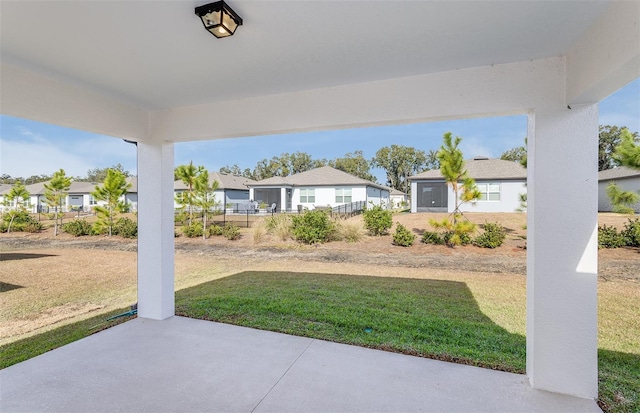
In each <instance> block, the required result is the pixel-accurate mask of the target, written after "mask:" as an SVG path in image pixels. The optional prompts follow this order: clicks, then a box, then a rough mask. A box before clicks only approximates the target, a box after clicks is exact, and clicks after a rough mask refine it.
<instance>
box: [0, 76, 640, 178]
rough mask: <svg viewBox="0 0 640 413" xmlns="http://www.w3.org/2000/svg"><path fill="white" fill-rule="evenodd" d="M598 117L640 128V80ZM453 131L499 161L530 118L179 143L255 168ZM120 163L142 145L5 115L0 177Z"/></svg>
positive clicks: (422, 141)
mask: <svg viewBox="0 0 640 413" xmlns="http://www.w3.org/2000/svg"><path fill="white" fill-rule="evenodd" d="M599 112H600V119H599V123H600V124H601V125H616V126H627V127H629V128H630V129H631V131H640V79H636V80H635V81H634V82H632V83H630V84H628V85H627V86H626V87H624V88H623V89H620V90H619V91H618V92H616V93H615V94H613V95H611V96H610V97H608V98H607V99H605V100H604V101H602V102H601V103H600V107H599ZM448 131H451V132H452V133H453V134H454V135H457V136H460V137H462V139H463V140H462V144H461V145H460V146H461V149H462V151H463V153H464V154H465V156H466V157H468V158H471V157H474V156H477V155H484V156H489V157H496V158H497V157H500V155H501V154H502V153H503V152H504V151H506V150H507V149H510V148H513V147H515V146H519V145H522V144H523V142H524V137H525V136H526V132H527V119H526V116H509V117H495V118H480V119H468V120H456V121H443V122H430V123H422V124H411V125H400V126H384V127H376V128H359V129H346V130H340V131H327V132H309V133H304V134H290V135H273V136H268V137H251V138H239V139H221V140H215V141H204V142H187V143H179V144H176V146H175V163H176V165H180V164H184V163H189V161H191V160H193V162H194V163H195V164H197V165H204V166H205V167H206V168H208V169H209V170H212V171H217V170H218V169H219V168H220V167H221V166H224V165H233V164H234V163H236V164H238V165H239V166H240V167H241V168H242V169H244V168H251V169H253V167H254V166H255V165H256V163H257V162H258V161H260V160H261V159H264V158H268V159H269V158H271V157H273V156H279V155H280V154H282V153H284V152H289V153H292V152H297V151H301V152H307V153H309V154H310V155H311V156H312V157H313V158H314V159H322V158H327V159H334V158H336V157H341V156H344V155H345V154H346V153H347V152H353V151H356V150H362V151H363V152H364V156H365V157H366V158H367V159H369V158H371V157H373V156H374V155H375V152H376V151H377V150H378V149H380V148H381V147H383V146H389V145H391V144H397V145H406V146H413V147H415V148H417V149H421V150H424V151H429V150H430V149H434V150H437V149H438V148H439V146H440V145H441V144H442V135H443V134H444V133H445V132H448ZM117 163H121V164H122V165H123V166H124V167H125V169H127V170H129V171H131V172H132V173H135V170H136V153H135V147H134V146H133V145H131V144H127V143H125V142H123V141H122V140H121V139H114V138H112V137H107V136H102V135H98V134H94V133H88V132H83V131H78V130H74V129H68V128H62V127H59V126H54V125H49V124H45V123H39V122H33V121H29V120H25V119H20V118H14V117H9V116H3V115H0V174H8V175H11V176H14V177H17V176H22V177H28V176H31V175H39V174H52V173H53V172H54V171H56V170H58V169H60V168H63V169H65V171H66V172H67V174H68V175H71V176H85V175H86V173H87V171H88V170H89V169H92V168H96V167H99V168H103V167H108V166H112V165H115V164H117ZM373 173H374V174H375V175H376V176H377V177H378V181H379V182H384V180H385V178H384V173H383V171H381V170H373Z"/></svg>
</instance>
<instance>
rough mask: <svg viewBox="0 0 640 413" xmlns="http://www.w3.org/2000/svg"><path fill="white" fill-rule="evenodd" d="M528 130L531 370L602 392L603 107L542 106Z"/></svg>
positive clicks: (542, 378) (540, 384)
mask: <svg viewBox="0 0 640 413" xmlns="http://www.w3.org/2000/svg"><path fill="white" fill-rule="evenodd" d="M528 135H529V136H528V188H527V189H528V191H527V192H528V202H527V210H528V217H527V233H528V235H527V375H528V377H529V380H530V382H531V385H532V386H533V387H534V388H537V389H544V390H549V391H553V392H559V393H565V394H571V395H575V396H580V397H586V398H596V397H597V394H598V364H597V359H598V356H597V344H598V328H597V322H598V319H597V317H598V308H597V270H598V268H597V257H598V255H597V254H598V245H597V234H598V232H597V225H598V215H597V207H598V162H597V150H598V111H597V105H595V104H594V105H586V106H581V107H573V108H572V109H569V108H567V107H558V108H553V109H551V110H542V111H541V110H537V111H536V113H535V115H530V117H529V134H528Z"/></svg>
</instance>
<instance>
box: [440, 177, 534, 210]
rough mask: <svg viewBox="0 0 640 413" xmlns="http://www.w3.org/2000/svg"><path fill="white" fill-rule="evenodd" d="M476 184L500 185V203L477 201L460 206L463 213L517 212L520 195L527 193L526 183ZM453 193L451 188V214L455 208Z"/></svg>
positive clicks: (483, 181)
mask: <svg viewBox="0 0 640 413" xmlns="http://www.w3.org/2000/svg"><path fill="white" fill-rule="evenodd" d="M476 183H493V184H495V183H498V184H500V201H476V202H475V203H473V204H472V203H470V202H467V203H464V204H462V206H460V210H461V211H462V212H516V210H517V209H518V208H520V194H523V193H525V194H526V193H527V185H526V181H502V182H499V181H485V180H479V181H476ZM453 203H454V196H453V191H452V190H451V186H449V206H448V209H449V212H453V210H454V208H455V206H454V205H453Z"/></svg>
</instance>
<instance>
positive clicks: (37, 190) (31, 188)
mask: <svg viewBox="0 0 640 413" xmlns="http://www.w3.org/2000/svg"><path fill="white" fill-rule="evenodd" d="M137 181H138V178H136V177H129V178H127V182H130V183H131V188H129V190H128V191H127V193H135V192H137V191H138V188H137V187H138V185H137V184H138V182H137ZM47 183H49V181H47V182H37V183H35V184H31V185H27V186H25V189H26V190H27V192H29V195H44V193H45V188H44V185H45V184H47ZM101 185H102V184H101V183H95V182H83V181H74V182H71V185H70V186H69V190H67V191H65V192H66V193H68V194H90V193H91V192H93V191H95V189H96V186H101Z"/></svg>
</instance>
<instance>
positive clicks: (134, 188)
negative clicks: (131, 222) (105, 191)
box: [0, 176, 138, 214]
mask: <svg viewBox="0 0 640 413" xmlns="http://www.w3.org/2000/svg"><path fill="white" fill-rule="evenodd" d="M127 182H128V183H130V184H131V187H130V188H129V189H128V191H127V193H126V194H125V195H124V197H122V199H121V200H122V201H123V202H124V203H126V204H127V205H129V210H130V211H136V210H137V209H138V208H137V207H138V179H137V177H135V176H130V177H128V178H127ZM46 183H48V182H37V183H35V184H31V185H26V186H25V189H26V190H27V192H29V202H28V203H27V205H25V207H26V208H27V211H29V212H31V213H34V214H35V213H38V212H46V211H47V210H48V206H47V203H46V198H45V187H44V185H45V184H46ZM100 185H102V184H101V183H95V182H82V181H73V182H71V186H70V187H69V190H68V191H66V192H67V195H66V197H65V198H64V200H63V205H62V211H63V212H70V211H77V210H82V211H85V212H90V211H91V210H92V209H93V207H95V206H96V205H103V204H104V202H102V201H96V200H95V199H94V198H93V196H92V195H91V193H92V192H93V191H95V189H96V186H100ZM10 189H11V188H10V187H9V188H6V189H2V190H1V191H0V196H2V197H3V199H4V196H5V195H6V193H8V192H9V190H10ZM8 208H10V209H13V208H15V205H10V206H8Z"/></svg>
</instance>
